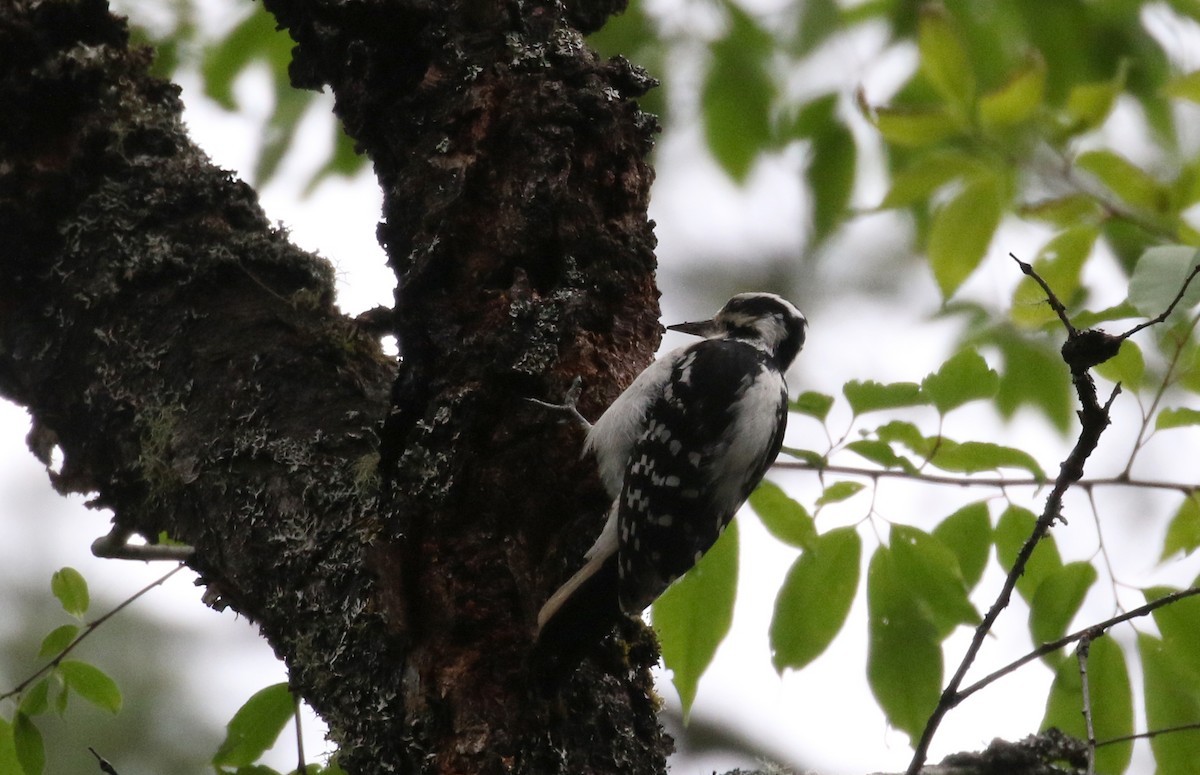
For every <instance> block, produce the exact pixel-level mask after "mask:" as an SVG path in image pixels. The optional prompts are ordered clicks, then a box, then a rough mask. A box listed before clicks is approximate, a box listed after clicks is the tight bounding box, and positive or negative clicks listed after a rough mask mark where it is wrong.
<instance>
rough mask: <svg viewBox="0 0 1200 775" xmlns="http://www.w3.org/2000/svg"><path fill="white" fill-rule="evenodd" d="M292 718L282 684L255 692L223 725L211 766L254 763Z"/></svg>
mask: <svg viewBox="0 0 1200 775" xmlns="http://www.w3.org/2000/svg"><path fill="white" fill-rule="evenodd" d="M294 714H295V701H294V700H293V699H292V694H291V692H289V691H288V686H287V684H286V683H277V684H272V685H271V686H268V687H266V688H265V689H260V690H259V691H257V692H255V693H254V695H253V696H252V697H251V698H250V699H248V700H246V702H245V704H244V705H242V707H240V708H238V711H237V713H235V714H233V718H232V719H230V720H229V723H228V724H226V725H225V740H224V741H222V743H221V746H220V748H218V749H217V753H216V755H215V756H213V760H212V763H213V765H214V766H216V767H245V766H248V765H251V764H253V763H254V762H256V761H258V759H259V757H261V756H262V755H263V753H264V752H265V751H266V750H267V749H268V748H270V747H271V746H273V745H274V744H275V740H276V739H278V737H279V733H280V732H282V731H283V728H284V726H285V725H286V724H287V723H288V721H289V720H290V719H291V718H292V716H293V715H294Z"/></svg>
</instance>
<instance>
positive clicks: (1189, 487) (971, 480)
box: [774, 460, 1200, 495]
mask: <svg viewBox="0 0 1200 775" xmlns="http://www.w3.org/2000/svg"><path fill="white" fill-rule="evenodd" d="M774 467H775V468H781V469H785V470H794V471H816V472H818V473H831V474H842V475H843V476H861V477H864V478H866V479H873V480H879V479H910V480H912V481H914V482H920V483H921V484H945V485H950V486H953V487H991V488H995V489H999V490H1003V489H1004V488H1006V487H1044V486H1045V485H1046V484H1047V482H1046V480H1045V479H1039V478H1037V477H1034V476H1027V477H1011V478H1010V477H1006V476H992V477H987V476H954V475H951V474H926V473H910V472H908V471H903V470H901V469H898V468H859V467H857V466H845V465H833V464H830V465H813V464H812V463H807V462H804V461H802V460H796V461H792V460H787V461H782V462H779V461H776V463H775V465H774ZM1075 486H1076V487H1083V488H1085V489H1091V488H1093V487H1132V488H1135V489H1151V490H1174V491H1176V492H1180V493H1182V494H1184V495H1191V494H1192V493H1194V492H1197V491H1200V483H1197V484H1187V483H1185V482H1166V481H1161V480H1157V479H1133V478H1131V477H1128V476H1106V477H1098V478H1095V479H1079V480H1078V481H1076V482H1075Z"/></svg>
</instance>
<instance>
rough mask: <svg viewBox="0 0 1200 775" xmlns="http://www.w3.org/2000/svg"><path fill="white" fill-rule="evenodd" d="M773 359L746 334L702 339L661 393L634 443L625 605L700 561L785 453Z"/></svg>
mask: <svg viewBox="0 0 1200 775" xmlns="http://www.w3.org/2000/svg"><path fill="white" fill-rule="evenodd" d="M767 358H768V356H767V354H766V353H765V352H764V351H763V350H761V349H759V348H756V347H753V346H750V345H748V344H746V343H744V342H739V341H731V340H717V339H710V340H705V341H703V342H698V343H696V344H695V345H693V346H692V347H690V348H688V350H687V352H686V354H685V355H684V357H683V358H681V359H679V361H678V362H677V363H676V365H675V367H674V368H673V369H672V373H671V375H670V378H669V379H668V380H667V381H666V382H665V384H664V385H663V389H662V392H661V394H660V395H659V396H658V397H657V398H656V399H655V401H654V404H653V406H652V407H651V409H650V411H649V413H648V416H649V417H653V418H656V419H655V420H654V421H653V422H651V423H650V424H649V425H648V427H647V428H646V430H645V431H644V432H643V433H642V434H641V435H640V437H639V438H638V439H637V441H636V442H635V444H634V447H633V453H632V455H631V456H630V458H629V463H628V466H627V468H626V470H625V476H624V481H623V483H622V489H621V494H620V500H619V502H618V506H617V508H618V512H617V528H618V531H619V549H618V552H617V566H618V567H617V570H618V579H619V581H618V589H619V596H620V604H621V608H622V610H624V611H625V612H626V613H627V614H631V615H637V614H639V613H641V611H642V610H644V609H645V608H646V607H647V606H648V605H650V603H652V602H653V601H654V600H655V599H656V598H657V597H658V596H659V595H660V594H662V593H663V591H665V590H666V588H667V587H668V586H669V585H670V584H671V582H672V581H674V580H675V579H676V578H678V577H679V576H681V575H683V574H684V573H686V572H687V571H688V570H689V569H690V568H691V567H692V566H693V565H695V564H696V562H697V561H698V560H699V559H700V557H701V556H702V555H703V554H704V553H705V552H707V551H708V550H709V548H711V547H712V545H713V544H714V543H715V542H716V540H717V538H719V537H720V535H721V532H722V531H724V529H725V526H726V525H728V524H729V521H730V520H731V519H732V518H733V515H734V514H735V513H736V512H737V510H738V508H739V507H740V506H741V505H742V503H744V502H745V500H746V498H747V497H749V495H750V492H751V491H752V490H753V489H754V488H755V487H756V486H757V485H758V482H759V481H760V480H761V479H762V477H763V474H764V473H766V470H767V468H769V467H770V465H771V463H772V462H774V460H775V457H776V455H777V454H778V453H779V449H780V446H781V445H782V443H783V430H784V424H785V422H786V415H787V388H786V385H785V384H784V382H783V378H782V376H781V375H779V373H778V372H777V371H775V370H773V369H770V368H769V363H768V360H767ZM738 471H740V472H744V473H741V474H739V475H733V476H729V475H724V473H725V472H738Z"/></svg>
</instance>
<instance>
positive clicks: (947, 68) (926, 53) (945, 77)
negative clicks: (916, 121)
mask: <svg viewBox="0 0 1200 775" xmlns="http://www.w3.org/2000/svg"><path fill="white" fill-rule="evenodd" d="M917 50H918V51H919V53H920V57H921V72H922V73H923V74H924V75H925V77H926V78H928V79H929V82H930V83H931V84H933V88H935V89H936V90H937V91H938V93H939V94H941V95H942V98H943V99H945V100H946V102H947V103H949V104H951V105H953V106H954V107H955V109H956V110H957V112H958V114H959V115H961V116H963V117H966V116H968V115H970V109H971V105H972V104H973V103H974V100H975V71H974V67H973V63H972V60H971V57H970V56H969V55H968V54H967V47H966V43H965V41H964V40H963V38H962V35H961V33H960V32H959V31H958V30H957V29H956V28H955V26H954V21H953V19H951V17H950V15H949V14H948V13H947V12H946V9H945V8H943V7H941V6H939V5H934V4H933V3H925V4H924V5H922V6H921V11H920V19H919V21H918V22H917Z"/></svg>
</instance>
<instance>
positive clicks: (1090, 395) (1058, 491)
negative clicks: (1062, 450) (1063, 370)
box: [908, 256, 1120, 775]
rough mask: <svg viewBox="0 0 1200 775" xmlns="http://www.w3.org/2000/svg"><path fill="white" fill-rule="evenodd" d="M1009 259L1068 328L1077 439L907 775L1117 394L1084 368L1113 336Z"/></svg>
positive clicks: (921, 760) (1109, 346) (1107, 354)
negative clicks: (1091, 325) (1081, 326)
mask: <svg viewBox="0 0 1200 775" xmlns="http://www.w3.org/2000/svg"><path fill="white" fill-rule="evenodd" d="M1013 260H1015V261H1016V262H1017V263H1018V264H1019V265H1020V266H1021V271H1022V272H1024V273H1025V274H1027V275H1029V276H1030V277H1033V278H1034V279H1035V280H1036V281H1037V282H1038V284H1039V285H1040V286H1041V287H1042V289H1043V290H1044V291H1045V292H1046V294H1047V298H1048V299H1049V301H1050V306H1051V307H1052V308H1053V309H1054V310H1055V311H1056V312H1058V314H1059V317H1060V318H1061V319H1062V321H1063V325H1064V327H1066V329H1067V341H1066V343H1065V344H1063V360H1064V361H1066V363H1067V366H1068V368H1069V369H1070V370H1071V382H1072V384H1074V386H1075V392H1076V394H1077V395H1078V397H1079V402H1080V405H1081V408H1080V410H1079V413H1078V414H1079V420H1080V429H1079V437H1078V439H1076V441H1075V446H1074V447H1072V449H1071V453H1070V454H1069V455H1068V456H1067V458H1066V459H1065V460H1064V461H1063V462H1062V464H1061V465H1060V467H1059V473H1058V477H1057V478H1056V479H1055V480H1054V487H1053V488H1052V489H1051V491H1050V494H1049V495H1048V496H1047V497H1046V505H1045V508H1044V509H1043V511H1042V514H1041V516H1040V517H1038V519H1037V522H1036V523H1035V524H1034V528H1033V532H1032V533H1031V534H1030V535H1029V538H1027V539H1026V540H1025V543H1024V545H1022V546H1021V550H1020V551H1019V552H1018V553H1017V557H1016V559H1015V560H1014V561H1013V565H1012V568H1011V569H1010V570H1009V572H1008V576H1007V577H1006V578H1005V580H1004V585H1003V587H1002V588H1001V589H1000V593H999V594H998V595H997V596H996V600H995V602H993V603H992V606H991V608H989V609H988V612H987V614H985V615H984V617H983V621H981V622H980V623H979V625H978V626H977V627H976V628H975V633H974V635H973V636H972V638H971V642H970V644H969V645H968V646H967V651H966V653H965V654H964V655H963V657H962V660H961V661H960V662H959V665H958V668H957V670H955V672H954V675H953V676H952V677H951V679H950V681H949V682H948V683H947V684H946V687H945V688H944V689H943V690H942V694H941V697H940V698H939V699H938V703H937V706H936V707H934V709H933V712H932V713H930V715H929V720H928V721H927V722H926V724H925V729H924V730H923V731H922V733H921V738H920V740H919V741H918V742H917V745H916V747H915V749H914V751H913V758H912V761H911V762H910V763H909V766H908V775H917V773H918V772H920V770H921V768H922V767H923V766H924V764H925V760H926V758H927V757H928V755H929V746H930V744H931V743H932V742H933V736H934V734H936V732H937V729H938V727H939V726H940V725H941V722H942V719H943V718H944V717H945V715H946V713H948V712H949V711H950V709H951V708H953V707H955V706H956V705H957V704H958V703H959V702H960V701H961V698H960V696H959V691H958V690H959V687H960V686H961V685H962V683H963V681H964V680H965V679H966V675H967V671H968V670H969V669H970V668H971V665H972V664H974V662H975V658H976V656H978V654H979V650H980V649H981V648H983V643H984V640H985V639H986V638H987V636H988V634H989V633H990V632H991V631H992V627H993V625H995V623H996V620H997V619H998V618H999V617H1000V614H1001V612H1003V611H1004V609H1005V608H1007V607H1008V604H1009V602H1011V600H1012V593H1013V590H1014V589H1016V586H1017V580H1018V579H1019V578H1020V577H1021V575H1022V574H1023V573H1024V572H1025V566H1026V564H1027V563H1028V562H1029V558H1030V557H1031V556H1032V555H1033V550H1034V549H1035V548H1036V547H1037V545H1038V544H1039V543H1040V542H1041V540H1042V538H1044V537H1045V535H1046V534H1047V533H1048V532H1049V531H1050V528H1051V526H1053V525H1054V523H1055V522H1057V521H1059V520H1060V519H1061V517H1062V505H1063V496H1064V495H1065V494H1066V492H1067V490H1068V489H1070V487H1071V485H1072V484H1074V483H1075V482H1077V481H1079V480H1080V479H1081V478H1082V477H1083V467H1084V463H1085V462H1086V461H1087V459H1088V457H1089V456H1090V455H1091V454H1092V452H1093V451H1094V450H1095V449H1096V446H1097V445H1098V444H1099V443H1100V435H1101V434H1102V433H1103V432H1104V429H1105V428H1107V427H1108V423H1109V416H1108V410H1109V407H1111V406H1112V402H1113V401H1114V400H1115V399H1116V397H1117V394H1118V392H1119V391H1120V385H1117V387H1116V388H1115V389H1114V390H1113V393H1112V395H1110V396H1109V398H1108V401H1107V402H1106V403H1105V404H1104V405H1103V406H1101V404H1100V401H1099V398H1098V397H1097V395H1096V383H1095V381H1094V380H1093V379H1092V377H1091V375H1090V374H1089V373H1088V369H1089V368H1090V367H1091V366H1094V365H1096V364H1098V363H1102V362H1103V361H1104V360H1106V359H1107V358H1111V357H1112V356H1113V355H1115V354H1116V349H1115V348H1114V347H1113V343H1112V339H1113V337H1110V336H1109V335H1107V334H1104V333H1103V332H1100V331H1093V330H1085V331H1079V330H1077V329H1076V328H1075V327H1074V326H1073V325H1071V322H1070V320H1068V319H1067V317H1066V311H1065V308H1064V307H1063V304H1062V302H1061V301H1059V300H1058V297H1057V296H1055V295H1054V291H1053V290H1051V289H1050V287H1049V286H1048V285H1047V284H1046V282H1045V280H1042V279H1041V277H1040V276H1039V275H1038V274H1037V272H1035V271H1034V270H1033V267H1031V266H1030V265H1029V264H1027V263H1025V262H1024V261H1021V260H1020V259H1018V258H1017V257H1016V256H1013Z"/></svg>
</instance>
